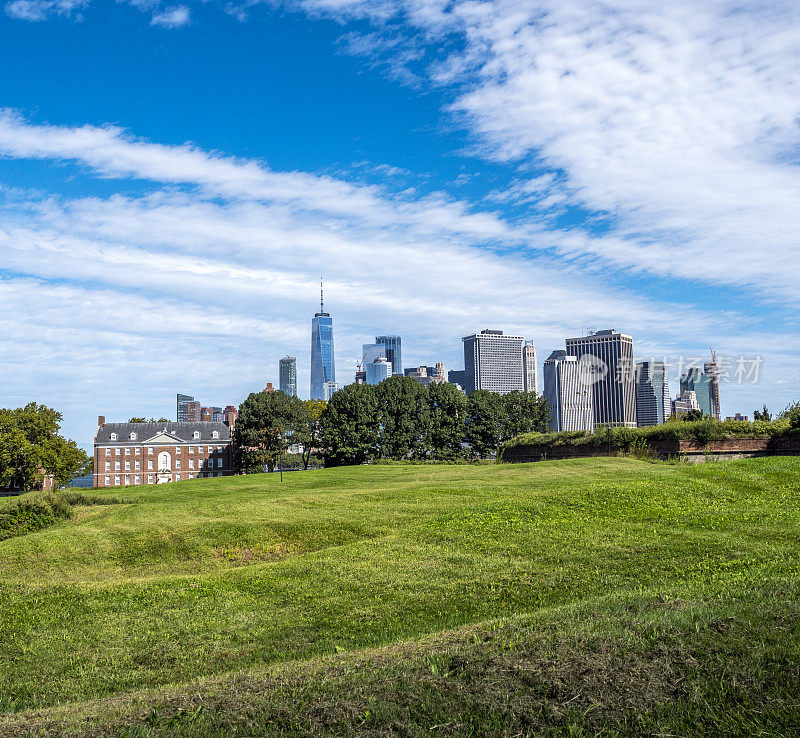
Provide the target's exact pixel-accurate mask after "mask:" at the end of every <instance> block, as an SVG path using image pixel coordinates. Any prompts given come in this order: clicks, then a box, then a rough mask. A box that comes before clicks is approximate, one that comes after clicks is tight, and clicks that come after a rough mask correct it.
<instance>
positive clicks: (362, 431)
mask: <svg viewBox="0 0 800 738" xmlns="http://www.w3.org/2000/svg"><path fill="white" fill-rule="evenodd" d="M375 389H376V388H375V387H374V386H373V385H368V384H350V385H347V386H346V387H344V388H342V389H340V390H339V391H338V392H336V393H334V394H333V396H332V397H331V399H330V400H329V401H328V405H327V407H326V408H325V410H324V412H323V413H322V415H321V416H320V426H321V429H320V443H321V446H322V450H323V454H324V457H325V466H344V465H347V464H363V463H364V462H366V461H371V460H372V459H374V458H375V457H376V456H377V455H378V425H379V423H378V415H379V413H378V400H377V397H376V393H375Z"/></svg>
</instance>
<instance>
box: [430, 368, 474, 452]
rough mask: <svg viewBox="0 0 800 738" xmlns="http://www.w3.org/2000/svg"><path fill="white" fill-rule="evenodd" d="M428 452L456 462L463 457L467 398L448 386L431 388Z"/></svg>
mask: <svg viewBox="0 0 800 738" xmlns="http://www.w3.org/2000/svg"><path fill="white" fill-rule="evenodd" d="M428 415H429V419H430V420H429V431H428V448H429V449H430V453H431V455H432V456H433V458H435V459H455V458H458V457H459V456H461V454H462V453H463V448H462V445H461V444H462V443H463V441H464V427H465V423H466V419H467V397H466V395H464V393H463V392H461V391H460V390H459V389H457V388H456V387H455V386H454V385H452V384H448V383H446V382H441V383H434V384H430V385H428Z"/></svg>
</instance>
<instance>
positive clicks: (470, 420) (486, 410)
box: [466, 390, 505, 459]
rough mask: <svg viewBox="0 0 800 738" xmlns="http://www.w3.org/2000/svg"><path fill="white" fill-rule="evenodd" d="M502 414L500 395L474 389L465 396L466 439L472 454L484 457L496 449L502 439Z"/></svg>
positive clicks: (503, 422)
mask: <svg viewBox="0 0 800 738" xmlns="http://www.w3.org/2000/svg"><path fill="white" fill-rule="evenodd" d="M504 416H505V413H504V409H503V399H502V396H501V395H498V394H495V393H494V392H489V391H488V390H475V392H473V393H472V394H471V395H470V396H469V397H468V398H467V424H466V440H467V443H469V445H470V446H471V448H472V454H473V455H474V456H478V457H479V458H481V459H485V458H486V457H487V456H489V455H491V454H492V453H494V452H495V451H497V447H498V446H499V445H500V443H501V441H502V439H503V426H504V424H505V421H504Z"/></svg>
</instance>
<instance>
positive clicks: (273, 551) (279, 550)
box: [214, 544, 299, 566]
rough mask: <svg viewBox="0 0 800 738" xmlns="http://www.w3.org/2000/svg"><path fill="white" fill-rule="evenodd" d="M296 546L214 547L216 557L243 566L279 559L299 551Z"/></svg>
mask: <svg viewBox="0 0 800 738" xmlns="http://www.w3.org/2000/svg"><path fill="white" fill-rule="evenodd" d="M298 551H299V549H298V547H296V546H290V545H287V544H276V545H274V546H269V547H267V546H218V547H217V548H215V549H214V557H215V558H217V559H221V560H223V561H227V562H229V563H231V564H235V565H239V566H243V565H246V564H256V563H259V562H262V561H279V560H280V559H283V558H286V557H287V556H291V555H292V554H294V553H298Z"/></svg>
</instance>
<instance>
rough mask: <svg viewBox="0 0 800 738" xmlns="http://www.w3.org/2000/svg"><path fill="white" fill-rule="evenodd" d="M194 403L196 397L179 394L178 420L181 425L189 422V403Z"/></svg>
mask: <svg viewBox="0 0 800 738" xmlns="http://www.w3.org/2000/svg"><path fill="white" fill-rule="evenodd" d="M190 402H194V397H192V396H191V395H182V394H180V393H179V394H178V402H177V406H178V411H177V419H178V422H179V423H185V422H187V421H188V420H189V403H190Z"/></svg>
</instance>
